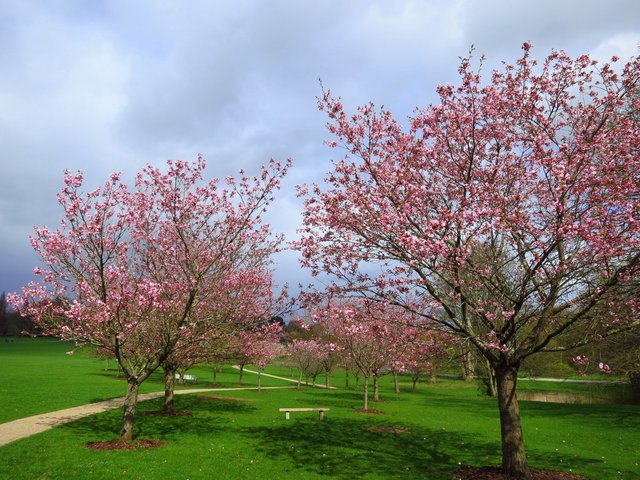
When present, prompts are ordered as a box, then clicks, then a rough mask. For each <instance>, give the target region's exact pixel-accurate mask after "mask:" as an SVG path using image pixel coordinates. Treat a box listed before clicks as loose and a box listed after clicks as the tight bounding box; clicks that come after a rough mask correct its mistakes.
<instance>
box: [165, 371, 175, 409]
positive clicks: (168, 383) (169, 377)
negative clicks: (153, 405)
mask: <svg viewBox="0 0 640 480" xmlns="http://www.w3.org/2000/svg"><path fill="white" fill-rule="evenodd" d="M175 381H176V369H175V368H172V367H164V404H163V406H162V411H163V412H164V413H174V412H175V405H174V398H175V393H174V391H173V387H174V385H175Z"/></svg>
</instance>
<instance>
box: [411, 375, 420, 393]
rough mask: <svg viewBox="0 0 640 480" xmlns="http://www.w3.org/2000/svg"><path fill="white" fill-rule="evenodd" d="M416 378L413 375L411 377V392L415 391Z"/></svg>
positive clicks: (416, 376)
mask: <svg viewBox="0 0 640 480" xmlns="http://www.w3.org/2000/svg"><path fill="white" fill-rule="evenodd" d="M418 378H420V377H419V376H418V375H414V376H413V377H411V382H412V383H413V385H412V386H411V391H412V392H415V391H416V383H418Z"/></svg>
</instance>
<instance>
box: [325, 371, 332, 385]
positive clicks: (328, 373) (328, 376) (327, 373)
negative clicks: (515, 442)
mask: <svg viewBox="0 0 640 480" xmlns="http://www.w3.org/2000/svg"><path fill="white" fill-rule="evenodd" d="M324 386H325V387H326V389H327V390H328V389H329V388H330V387H331V370H327V371H325V374H324Z"/></svg>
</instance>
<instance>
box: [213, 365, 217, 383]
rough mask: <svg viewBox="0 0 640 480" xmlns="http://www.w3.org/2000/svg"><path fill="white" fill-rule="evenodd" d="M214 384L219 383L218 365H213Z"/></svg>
mask: <svg viewBox="0 0 640 480" xmlns="http://www.w3.org/2000/svg"><path fill="white" fill-rule="evenodd" d="M212 384H213V385H217V384H218V367H217V366H214V367H213V383H212Z"/></svg>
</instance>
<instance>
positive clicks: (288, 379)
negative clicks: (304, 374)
mask: <svg viewBox="0 0 640 480" xmlns="http://www.w3.org/2000/svg"><path fill="white" fill-rule="evenodd" d="M233 368H235V369H238V370H240V366H239V365H233ZM242 371H243V372H247V373H255V374H256V375H258V372H256V371H255V370H247V369H246V368H245V369H243V370H242ZM262 376H263V377H271V378H277V379H278V380H284V381H285V382H292V383H295V384H297V383H298V380H296V379H294V378H287V377H279V376H277V375H271V374H270V373H264V372H262ZM304 385H305V386H306V387H311V386H313V387H316V388H326V389H328V390H335V389H336V387H327V386H326V385H322V384H319V383H316V384H315V385H309V384H308V383H305V384H304Z"/></svg>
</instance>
